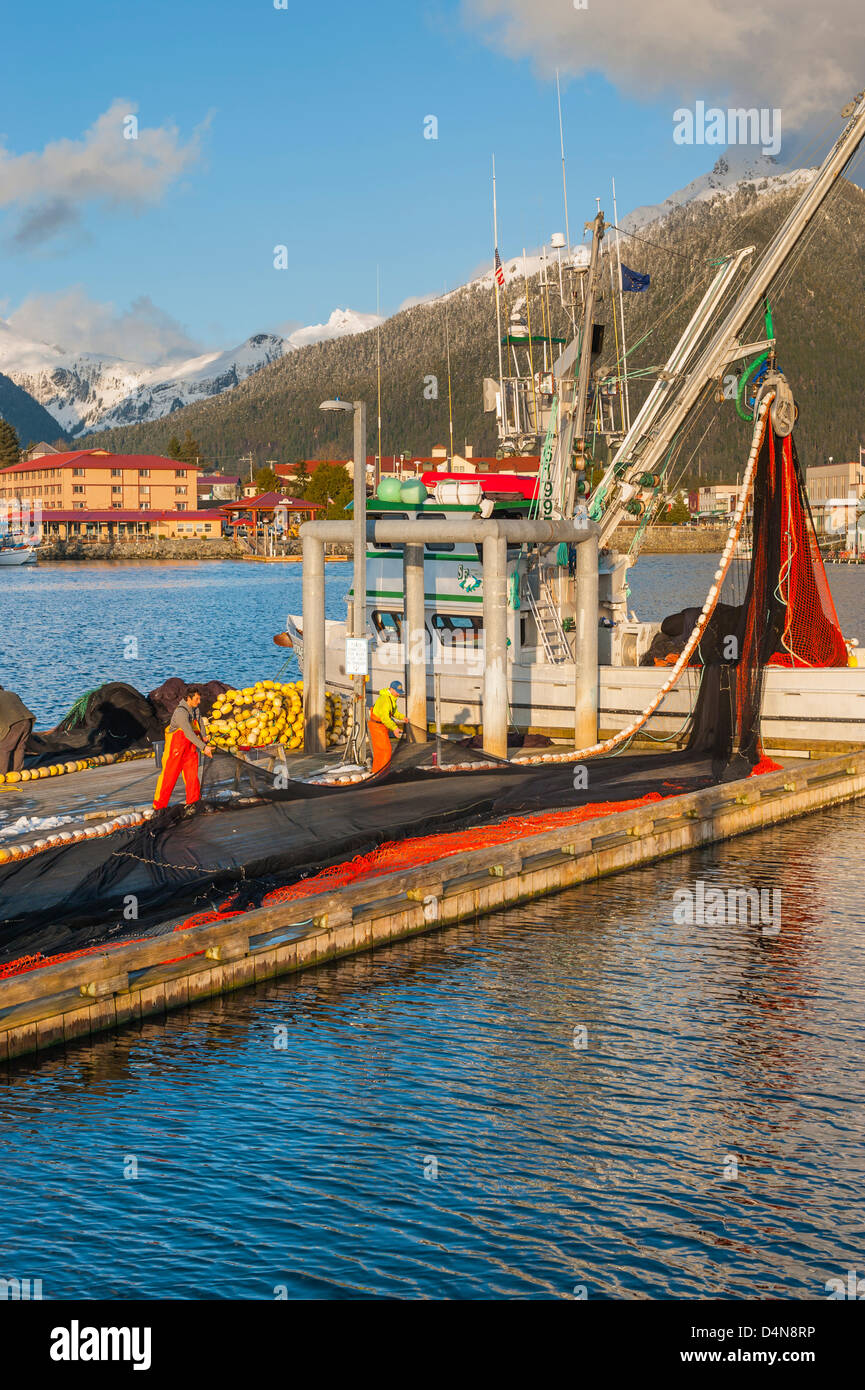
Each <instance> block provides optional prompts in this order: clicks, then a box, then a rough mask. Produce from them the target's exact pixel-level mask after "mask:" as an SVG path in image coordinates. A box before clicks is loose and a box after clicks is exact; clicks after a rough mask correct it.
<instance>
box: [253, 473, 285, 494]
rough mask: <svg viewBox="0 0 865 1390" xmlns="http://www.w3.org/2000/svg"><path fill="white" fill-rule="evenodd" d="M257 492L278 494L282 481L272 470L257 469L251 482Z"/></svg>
mask: <svg viewBox="0 0 865 1390" xmlns="http://www.w3.org/2000/svg"><path fill="white" fill-rule="evenodd" d="M252 481H253V482H254V483H255V486H256V487H257V488H258V490H259V492H279V491H280V489H281V487H282V479H281V478H280V476H279V474H278V473H274V471H273V469H272V468H259V469H258V471H257V472H256V474H255V475H254V477H253V480H252Z"/></svg>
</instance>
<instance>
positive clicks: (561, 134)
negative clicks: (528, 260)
mask: <svg viewBox="0 0 865 1390" xmlns="http://www.w3.org/2000/svg"><path fill="white" fill-rule="evenodd" d="M556 101H557V103H558V108H559V149H560V150H561V152H562V198H563V200H564V204H565V242H566V243H567V256H568V264H570V260H571V225H570V222H569V221H568V180H567V177H566V175H565V129H564V126H563V124H562V89H561V87H560V85H559V70H558V68H556ZM598 206H599V207H600V204H599V205H598ZM559 297H560V298H561V301H562V308H563V309H564V308H565V300H564V293H563V290H562V257H561V252H560V253H559ZM570 311H571V329H572V330H573V332H574V333H575V334H576V331H577V319H576V314H575V312H574V303H573V296H572V297H571V304H570Z"/></svg>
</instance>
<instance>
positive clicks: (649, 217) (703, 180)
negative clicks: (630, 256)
mask: <svg viewBox="0 0 865 1390" xmlns="http://www.w3.org/2000/svg"><path fill="white" fill-rule="evenodd" d="M815 172H816V170H814V169H792V170H790V171H789V173H786V174H785V173H781V172H780V170H779V167H778V161H777V160H776V159H773V158H772V156H771V155H764V154H761V153H760V151H759V150H755V149H751V148H749V147H748V146H747V145H739V146H735V147H731V148H730V149H728V150H725V151H724V153H723V154H722V155H721V157H720V159H718V160H717V161H716V162H715V164H714V166H713V167H712V169H711V170H710V171H709V173H708V174H701V175H700V177H699V178H696V179H692V181H691V182H690V183H688V184H686V185H685V187H684V188H680V189H679V191H678V193H671V194H670V196H669V198H665V199H664V201H663V202H662V203H655V204H654V205H653V206H651V207H641V208H634V210H633V212H629V213H628V215H627V217H625V218H623V219H622V227H623V229H625V230H627V231H629V232H636V231H639V229H640V227H647V226H648V225H649V223H650V222H659V221H661V220H662V219H663V218H665V217H667V216H668V214H669V213H671V212H673V211H674V209H675V208H680V207H682V206H684V204H685V203H695V202H699V203H705V202H708V201H709V200H710V199H712V198H717V197H719V196H723V197H728V198H732V197H733V195H734V194H735V193H736V191H737V190H738V189H739V188H741V186H742V185H743V184H746V183H753V184H754V185H755V186H756V189H757V192H758V194H760V193H769V192H780V191H782V190H783V189H785V188H796V187H798V186H799V185H800V184H802V183H810V181H811V180H812V179H813V177H814V174H815Z"/></svg>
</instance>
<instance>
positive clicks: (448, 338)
mask: <svg viewBox="0 0 865 1390" xmlns="http://www.w3.org/2000/svg"><path fill="white" fill-rule="evenodd" d="M445 353H446V356H447V364H448V427H449V430H450V444H451V451H450V461H451V465H453V461H454V404H453V396H452V394H451V335H450V324H449V320H448V301H447V294H445Z"/></svg>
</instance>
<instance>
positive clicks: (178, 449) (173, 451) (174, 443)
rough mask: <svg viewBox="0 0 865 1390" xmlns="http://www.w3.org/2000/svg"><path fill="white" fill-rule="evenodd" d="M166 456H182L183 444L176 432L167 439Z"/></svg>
mask: <svg viewBox="0 0 865 1390" xmlns="http://www.w3.org/2000/svg"><path fill="white" fill-rule="evenodd" d="M168 457H169V458H170V459H182V458H183V446H182V444H181V443H180V440H179V439H178V438H177V435H176V434H173V435H172V436H171V438H170V439H169V441H168Z"/></svg>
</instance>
